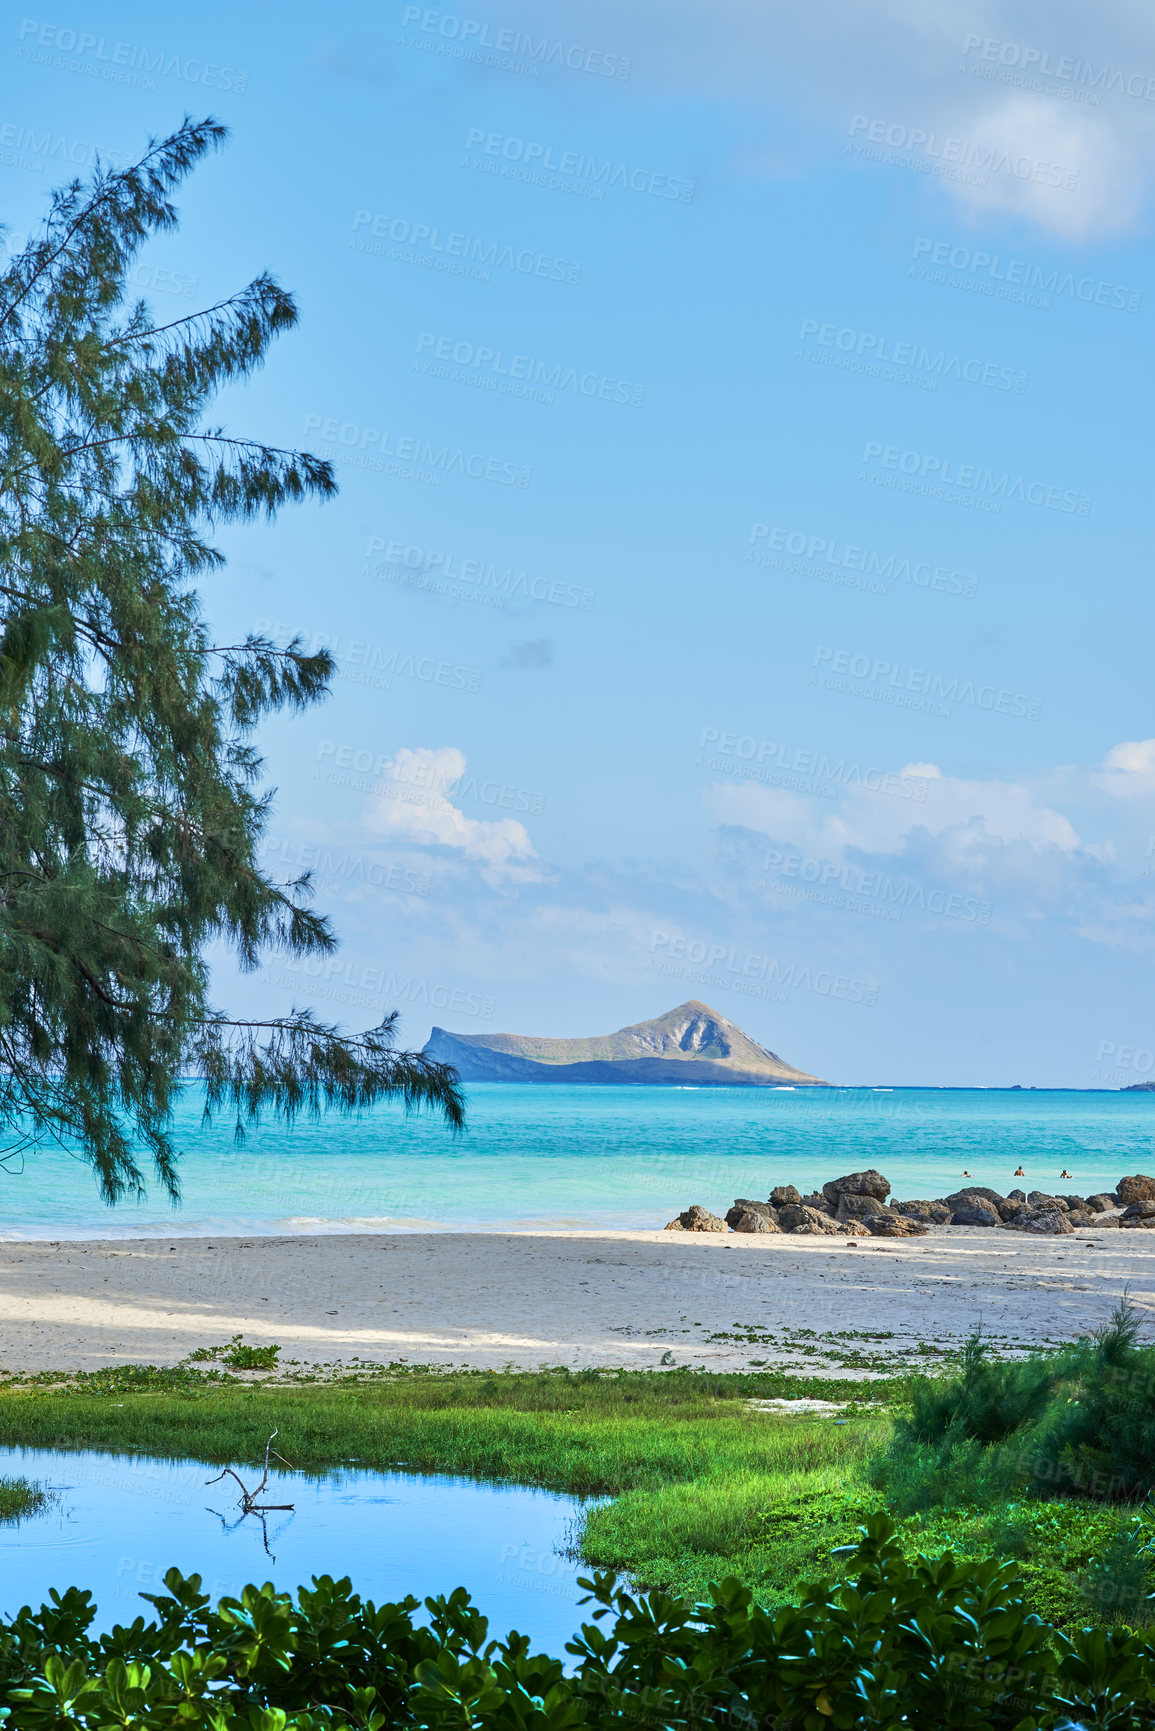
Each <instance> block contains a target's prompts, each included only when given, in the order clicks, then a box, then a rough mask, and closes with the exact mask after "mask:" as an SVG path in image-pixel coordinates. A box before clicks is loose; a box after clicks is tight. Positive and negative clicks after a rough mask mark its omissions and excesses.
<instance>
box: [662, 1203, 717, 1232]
mask: <svg viewBox="0 0 1155 1731" xmlns="http://www.w3.org/2000/svg"><path fill="white" fill-rule="evenodd" d="M666 1231H667V1232H678V1231H682V1232H725V1231H726V1222H725V1221H724V1220H719V1218H718V1216H717V1215H716V1214H711V1213H710V1210H709V1209H708V1208H703V1207H702V1206H701V1205H700V1204H699V1203H697V1202H695V1203H693V1204H692V1206H691V1207H689V1208H685V1209H683V1211H682V1213H681V1214H679V1215H678V1218H677V1219H676V1220H671V1221H670V1224H669V1225H668V1226H667V1227H666Z"/></svg>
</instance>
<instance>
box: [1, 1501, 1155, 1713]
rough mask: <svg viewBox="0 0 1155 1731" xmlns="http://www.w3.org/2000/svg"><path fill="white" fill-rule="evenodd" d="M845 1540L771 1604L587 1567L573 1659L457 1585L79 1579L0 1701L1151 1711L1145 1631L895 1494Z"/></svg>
mask: <svg viewBox="0 0 1155 1731" xmlns="http://www.w3.org/2000/svg"><path fill="white" fill-rule="evenodd" d="M842 1561H843V1563H844V1568H845V1577H844V1579H843V1580H842V1581H841V1582H836V1581H834V1580H832V1579H831V1578H830V1577H829V1575H825V1576H821V1577H819V1578H818V1579H816V1580H814V1581H812V1582H810V1583H808V1584H807V1585H806V1586H805V1587H804V1588H803V1590H802V1591H801V1593H800V1595H799V1601H798V1603H797V1604H795V1605H790V1606H786V1607H784V1608H783V1609H781V1610H780V1611H778V1612H777V1613H775V1614H771V1613H768V1612H767V1611H765V1610H764V1609H762V1608H761V1607H760V1606H759V1605H758V1604H757V1603H756V1602H755V1600H754V1598H753V1595H752V1594H751V1593H750V1591H749V1590H748V1589H747V1588H746V1587H744V1586H743V1585H742V1583H741V1582H740V1581H738V1580H736V1579H734V1578H729V1579H727V1580H725V1581H723V1582H720V1583H719V1584H718V1586H717V1587H716V1588H715V1589H714V1590H713V1591H712V1592H711V1593H710V1595H709V1598H708V1600H706V1601H705V1602H698V1603H695V1602H694V1601H692V1600H687V1599H682V1598H678V1597H673V1596H671V1595H667V1594H663V1593H651V1594H649V1595H648V1596H647V1597H646V1598H644V1599H639V1598H638V1597H636V1596H635V1595H634V1594H633V1593H631V1592H630V1591H628V1590H626V1589H624V1588H622V1587H621V1586H619V1585H618V1584H617V1583H616V1582H615V1581H614V1579H613V1578H612V1577H611V1576H608V1575H602V1574H598V1575H595V1576H594V1578H593V1579H592V1580H588V1579H587V1580H586V1581H585V1583H584V1584H585V1586H586V1588H587V1592H588V1598H587V1601H586V1603H587V1605H589V1604H590V1602H591V1601H592V1605H593V1615H592V1618H589V1620H587V1621H586V1622H585V1623H584V1624H583V1626H582V1629H581V1631H580V1633H578V1634H576V1635H575V1638H574V1639H573V1640H572V1641H570V1642H568V1643H567V1649H568V1653H569V1655H570V1661H571V1662H570V1665H569V1667H568V1674H567V1668H566V1667H565V1666H564V1664H563V1661H562V1659H561V1657H560V1656H559V1655H544V1654H534V1653H531V1651H530V1643H529V1639H528V1637H526V1636H524V1635H519V1634H516V1633H511V1634H510V1635H509V1636H508V1637H507V1638H506V1639H504V1640H502V1639H501V1638H500V1637H498V1638H496V1639H490V1637H489V1627H488V1623H487V1620H486V1618H485V1617H484V1616H482V1615H481V1614H480V1613H479V1612H478V1611H477V1610H476V1609H475V1608H474V1607H473V1605H472V1604H471V1603H470V1600H469V1598H468V1595H467V1594H466V1593H465V1591H464V1590H463V1589H458V1590H457V1591H455V1592H453V1593H452V1594H450V1595H448V1596H444V1595H442V1596H439V1597H437V1598H430V1599H427V1600H426V1601H425V1610H426V1611H427V1612H428V1617H427V1618H426V1617H425V1616H421V1615H420V1613H421V1607H420V1606H419V1605H418V1601H417V1600H416V1599H415V1598H413V1597H411V1596H410V1597H408V1598H406V1599H403V1600H401V1601H400V1602H399V1603H392V1604H385V1605H375V1604H373V1603H366V1602H365V1601H363V1600H362V1599H361V1598H360V1596H359V1595H357V1594H356V1593H355V1592H354V1591H353V1586H352V1583H351V1582H350V1581H349V1580H348V1579H343V1580H340V1581H335V1580H334V1579H333V1578H332V1577H331V1576H328V1575H322V1576H319V1577H317V1578H315V1580H314V1582H313V1585H312V1587H310V1588H305V1587H301V1588H300V1589H298V1592H297V1595H296V1598H295V1599H294V1598H293V1597H292V1596H290V1595H289V1594H287V1593H278V1592H277V1591H276V1589H275V1588H274V1586H273V1585H272V1584H271V1583H268V1584H266V1585H265V1586H263V1587H256V1586H249V1587H246V1588H245V1589H244V1590H243V1592H242V1593H241V1595H240V1597H239V1598H232V1597H229V1598H223V1599H221V1600H220V1601H219V1602H218V1604H217V1605H216V1606H215V1607H214V1606H213V1605H212V1604H211V1603H210V1600H209V1596H208V1595H207V1594H205V1593H203V1592H202V1591H201V1586H202V1582H201V1578H200V1576H199V1575H191V1576H187V1577H186V1576H182V1575H181V1574H180V1573H179V1572H178V1571H177V1570H176V1569H170V1570H169V1571H168V1573H167V1575H166V1576H165V1582H164V1584H165V1586H166V1588H167V1589H168V1590H167V1592H165V1593H155V1594H146V1595H144V1597H145V1598H146V1599H148V1600H149V1601H150V1602H151V1604H152V1605H153V1607H154V1611H155V1616H154V1618H153V1619H151V1620H147V1621H146V1619H145V1618H144V1617H138V1618H136V1619H135V1620H134V1622H133V1623H132V1624H131V1625H128V1626H125V1625H119V1626H117V1627H116V1628H115V1629H114V1630H113V1631H112V1633H111V1634H108V1635H104V1636H100V1637H97V1638H95V1639H94V1638H92V1637H90V1636H89V1634H88V1630H89V1627H90V1625H91V1622H92V1620H93V1616H94V1613H95V1608H94V1606H93V1605H92V1602H91V1595H90V1594H88V1593H82V1592H80V1591H78V1590H77V1589H75V1588H73V1589H71V1590H69V1591H68V1592H67V1593H64V1594H62V1595H56V1596H55V1599H54V1602H53V1603H52V1604H50V1605H45V1606H42V1607H41V1609H40V1611H39V1612H34V1611H32V1610H30V1609H27V1608H26V1609H25V1610H23V1611H21V1612H20V1613H19V1614H18V1615H17V1617H16V1618H15V1619H14V1620H13V1622H12V1623H11V1625H10V1626H9V1627H8V1628H6V1629H5V1630H4V1631H3V1634H2V1636H0V1700H2V1701H3V1712H4V1715H5V1718H6V1721H7V1723H8V1724H9V1725H11V1726H13V1727H14V1728H17V1731H26V1728H27V1731H48V1728H49V1727H52V1726H60V1725H64V1726H69V1727H73V1728H79V1727H87V1726H91V1727H93V1731H98V1728H99V1731H103V1728H104V1727H108V1726H118V1725H120V1726H127V1725H130V1724H131V1725H134V1726H141V1727H157V1728H159V1727H162V1726H163V1727H169V1726H172V1725H181V1726H185V1727H188V1728H190V1731H224V1728H233V1727H235V1728H236V1731H242V1728H245V1731H251V1728H253V1727H259V1728H260V1731H289V1728H290V1727H291V1728H292V1731H320V1728H321V1727H327V1726H341V1727H344V1726H356V1727H364V1728H365V1731H384V1728H385V1727H386V1726H404V1727H413V1728H414V1731H417V1728H422V1731H424V1728H428V1731H578V1728H579V1727H583V1726H589V1727H591V1731H602V1727H605V1731H610V1728H611V1727H614V1728H618V1727H620V1726H621V1725H622V1724H636V1725H640V1726H643V1727H644V1726H652V1727H654V1728H655V1731H659V1728H664V1727H677V1728H680V1731H690V1728H692V1727H702V1728H705V1727H713V1726H716V1727H719V1728H720V1727H725V1726H741V1727H747V1728H749V1731H753V1728H754V1727H757V1726H759V1725H763V1726H778V1727H790V1728H791V1731H794V1728H797V1731H803V1728H805V1731H819V1728H824V1727H827V1726H834V1727H838V1728H839V1731H849V1728H850V1727H860V1728H874V1731H890V1728H895V1731H897V1728H898V1727H900V1726H901V1727H909V1726H930V1725H934V1726H936V1727H942V1728H944V1731H956V1728H957V1731H962V1728H964V1727H966V1728H968V1731H996V1728H997V1731H1071V1728H1072V1727H1073V1726H1074V1725H1083V1724H1086V1725H1091V1724H1094V1725H1099V1726H1112V1727H1116V1728H1118V1731H1133V1728H1138V1727H1139V1726H1142V1725H1149V1724H1150V1723H1151V1707H1152V1703H1153V1702H1155V1663H1153V1660H1155V1651H1153V1649H1152V1646H1151V1644H1149V1643H1148V1642H1147V1641H1145V1640H1144V1639H1143V1638H1142V1637H1141V1636H1139V1635H1137V1634H1134V1633H1131V1632H1130V1631H1128V1630H1126V1629H1116V1630H1111V1631H1107V1630H1101V1629H1089V1630H1082V1631H1078V1632H1077V1633H1075V1634H1074V1635H1073V1636H1072V1637H1070V1638H1067V1637H1065V1636H1063V1635H1062V1634H1060V1633H1058V1632H1056V1631H1055V1630H1053V1629H1049V1628H1048V1627H1047V1625H1046V1624H1045V1623H1042V1622H1040V1621H1039V1620H1038V1619H1037V1618H1035V1617H1033V1616H1031V1614H1030V1613H1029V1611H1028V1610H1027V1608H1026V1606H1025V1604H1024V1602H1023V1598H1022V1593H1021V1586H1020V1581H1019V1578H1018V1575H1017V1571H1016V1568H1015V1565H1014V1564H1013V1563H1009V1564H1000V1563H999V1562H997V1561H995V1560H993V1559H987V1560H984V1561H981V1562H965V1561H961V1560H959V1559H957V1558H955V1557H953V1556H949V1555H948V1556H944V1557H943V1558H941V1559H940V1560H939V1561H938V1562H930V1561H928V1560H926V1559H919V1560H918V1561H916V1562H914V1563H912V1562H910V1561H909V1560H908V1559H907V1558H906V1556H905V1555H904V1553H903V1550H902V1548H901V1546H900V1545H898V1544H897V1543H896V1542H895V1538H894V1532H893V1527H892V1525H891V1523H890V1521H889V1520H888V1519H887V1517H886V1516H885V1515H874V1516H872V1517H870V1519H869V1520H868V1521H866V1522H865V1523H864V1531H863V1532H862V1533H861V1534H860V1535H859V1539H858V1542H857V1543H856V1544H854V1545H852V1546H850V1547H848V1551H847V1554H846V1556H845V1557H844V1558H843V1559H842ZM414 1613H418V1615H419V1616H420V1621H418V1620H416V1619H415V1616H414ZM588 1615H589V1614H588V1612H587V1617H588Z"/></svg>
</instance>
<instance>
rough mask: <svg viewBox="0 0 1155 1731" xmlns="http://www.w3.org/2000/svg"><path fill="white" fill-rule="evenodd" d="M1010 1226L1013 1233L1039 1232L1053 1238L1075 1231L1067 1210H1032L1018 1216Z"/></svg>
mask: <svg viewBox="0 0 1155 1731" xmlns="http://www.w3.org/2000/svg"><path fill="white" fill-rule="evenodd" d="M1009 1224H1010V1227H1011V1230H1012V1231H1013V1232H1039V1233H1044V1234H1049V1235H1051V1236H1052V1237H1057V1236H1059V1235H1061V1234H1062V1233H1068V1234H1069V1233H1070V1232H1072V1231H1073V1230H1074V1229H1073V1227H1072V1225H1071V1222H1070V1220H1069V1219H1068V1217H1067V1211H1066V1209H1065V1208H1032V1209H1030V1210H1029V1211H1028V1212H1027V1213H1025V1214H1019V1215H1016V1217H1015V1219H1014V1220H1012V1221H1011V1222H1010V1223H1009Z"/></svg>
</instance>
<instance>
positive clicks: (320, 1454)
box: [0, 1367, 901, 1496]
mask: <svg viewBox="0 0 1155 1731" xmlns="http://www.w3.org/2000/svg"><path fill="white" fill-rule="evenodd" d="M900 1389H901V1384H900V1383H898V1382H897V1381H894V1382H890V1383H887V1382H882V1381H872V1382H869V1383H855V1382H847V1381H838V1380H836V1379H833V1378H806V1377H797V1376H789V1375H783V1374H780V1373H762V1374H759V1373H754V1372H751V1373H748V1374H742V1375H736V1376H734V1375H712V1374H709V1373H705V1374H704V1373H701V1372H694V1371H689V1370H674V1371H669V1372H665V1373H662V1374H658V1373H656V1372H636V1371H623V1372H616V1371H614V1372H604V1371H580V1372H576V1373H571V1372H567V1371H564V1370H558V1371H542V1372H538V1373H535V1374H513V1373H509V1374H506V1373H488V1372H452V1373H445V1372H436V1371H420V1372H415V1371H409V1372H405V1371H403V1370H402V1371H400V1372H399V1373H398V1374H395V1375H392V1376H390V1375H382V1376H372V1377H368V1378H358V1377H350V1378H348V1379H347V1380H344V1381H337V1382H325V1383H319V1384H316V1385H308V1384H306V1385H300V1384H295V1383H294V1384H282V1383H279V1382H275V1381H262V1382H259V1383H258V1382H245V1381H243V1380H241V1379H240V1378H238V1377H233V1376H228V1375H227V1374H225V1373H222V1372H220V1371H209V1372H196V1371H191V1370H189V1369H187V1368H186V1369H183V1370H178V1371H172V1372H167V1371H150V1370H147V1369H142V1368H139V1367H129V1368H128V1369H127V1370H123V1371H101V1372H97V1373H93V1374H92V1375H90V1376H88V1377H78V1378H75V1379H73V1380H72V1381H70V1382H69V1383H68V1384H67V1385H65V1386H59V1384H54V1383H48V1384H39V1385H31V1386H30V1385H28V1384H8V1385H6V1386H5V1387H3V1388H0V1443H2V1444H6V1445H9V1446H13V1445H19V1444H25V1445H27V1446H30V1447H40V1448H94V1449H106V1450H112V1451H121V1452H128V1453H143V1454H149V1455H161V1456H167V1457H169V1458H178V1457H181V1456H195V1457H196V1458H198V1459H200V1460H206V1461H212V1462H226V1461H236V1462H242V1461H243V1462H250V1463H254V1464H255V1463H256V1462H258V1461H259V1460H260V1459H261V1458H262V1457H263V1452H264V1446H265V1440H266V1438H267V1437H268V1435H269V1433H270V1431H271V1430H272V1429H273V1428H274V1426H276V1427H278V1428H279V1431H280V1435H279V1437H278V1439H277V1447H278V1449H279V1450H280V1451H281V1453H283V1454H284V1456H285V1458H286V1459H287V1460H289V1461H291V1462H292V1463H293V1465H294V1466H295V1467H297V1468H299V1469H301V1470H303V1471H306V1472H321V1471H325V1470H327V1469H329V1468H331V1467H335V1466H340V1465H344V1464H347V1463H349V1462H350V1461H355V1462H356V1463H358V1464H360V1465H363V1466H367V1467H378V1468H389V1467H404V1468H406V1469H408V1470H410V1471H417V1472H456V1473H468V1474H470V1475H472V1476H474V1477H477V1478H482V1479H496V1480H515V1481H517V1482H518V1483H522V1484H533V1485H542V1486H545V1487H547V1488H549V1489H551V1490H558V1491H566V1492H569V1493H571V1494H574V1495H579V1496H590V1495H607V1494H608V1495H619V1494H621V1493H622V1492H624V1491H627V1490H633V1489H657V1488H658V1487H660V1486H662V1485H667V1484H671V1483H679V1482H685V1481H688V1480H691V1479H696V1478H701V1477H703V1476H706V1475H709V1474H713V1473H716V1472H723V1473H725V1472H735V1473H737V1472H741V1471H760V1470H763V1463H771V1462H773V1461H777V1460H778V1458H779V1451H780V1446H781V1445H780V1443H779V1442H778V1441H777V1440H776V1439H777V1436H778V1431H779V1428H780V1425H779V1422H778V1421H777V1420H776V1419H775V1418H773V1417H771V1416H768V1415H766V1414H764V1413H760V1412H757V1411H754V1410H752V1408H751V1407H750V1405H749V1402H750V1401H751V1400H752V1399H767V1398H770V1399H775V1398H776V1399H792V1398H798V1397H799V1396H806V1397H809V1398H812V1399H813V1398H818V1399H825V1400H830V1399H840V1400H848V1401H853V1400H855V1399H857V1400H860V1401H861V1400H863V1399H870V1400H878V1399H880V1398H881V1399H886V1398H893V1397H895V1396H897V1395H898V1394H899V1392H900ZM824 1422H827V1423H829V1421H824ZM855 1422H860V1421H855ZM831 1429H832V1430H833V1429H835V1427H833V1426H831Z"/></svg>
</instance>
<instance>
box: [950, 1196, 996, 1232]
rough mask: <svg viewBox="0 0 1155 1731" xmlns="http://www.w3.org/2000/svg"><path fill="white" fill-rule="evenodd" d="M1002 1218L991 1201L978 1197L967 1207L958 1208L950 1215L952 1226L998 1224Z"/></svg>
mask: <svg viewBox="0 0 1155 1731" xmlns="http://www.w3.org/2000/svg"><path fill="white" fill-rule="evenodd" d="M1000 1218H1001V1217H1000V1215H999V1213H998V1211H997V1210H996V1209H995V1208H993V1207H992V1206H991V1204H990V1203H989V1202H984V1201H982V1200H981V1199H978V1200H975V1201H973V1202H970V1203H968V1204H967V1205H966V1206H965V1207H962V1208H956V1209H955V1211H954V1213H953V1214H952V1215H951V1217H950V1223H951V1225H952V1226H998V1225H999V1223H1000Z"/></svg>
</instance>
